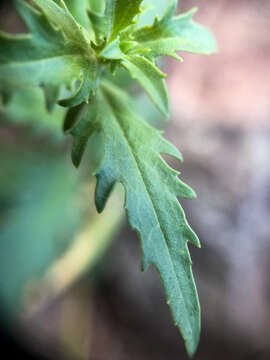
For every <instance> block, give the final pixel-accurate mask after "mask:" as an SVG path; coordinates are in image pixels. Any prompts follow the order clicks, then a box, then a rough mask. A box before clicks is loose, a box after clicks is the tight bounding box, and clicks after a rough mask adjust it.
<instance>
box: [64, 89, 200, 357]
mask: <svg viewBox="0 0 270 360" xmlns="http://www.w3.org/2000/svg"><path fill="white" fill-rule="evenodd" d="M96 101H97V105H95V106H97V107H98V114H97V116H96V117H95V118H93V116H92V115H93V111H92V109H91V111H90V112H89V115H88V116H89V119H87V116H86V117H85V118H84V120H83V122H82V124H81V125H80V130H81V129H82V128H83V127H84V129H85V132H82V131H79V132H78V129H79V125H78V124H77V125H76V126H75V127H74V128H73V129H72V130H71V133H72V134H73V135H74V136H75V138H76V136H78V134H79V133H80V136H81V139H82V143H83V141H84V140H85V136H88V137H89V136H91V135H92V134H93V133H94V132H95V131H98V132H100V133H101V134H102V137H103V143H104V156H103V159H102V162H101V164H100V166H99V168H98V169H97V171H96V177H97V187H96V205H97V209H98V210H99V211H100V212H101V211H102V210H103V209H104V207H105V204H106V201H107V198H108V196H109V194H110V193H111V191H112V188H113V186H114V184H115V183H116V182H120V183H122V184H123V186H124V188H125V192H126V202H125V208H126V211H127V215H128V219H129V223H130V226H131V227H132V228H133V229H135V230H136V231H137V232H138V233H139V234H140V238H141V244H142V248H143V261H142V267H143V270H146V269H147V267H148V266H149V265H153V266H154V267H155V268H156V269H157V270H158V272H159V274H160V277H161V279H162V281H163V285H164V288H165V291H166V294H167V298H168V304H169V306H170V308H171V310H172V313H173V316H174V320H175V323H176V325H177V326H178V328H179V330H180V332H181V333H182V335H183V338H184V340H185V343H186V347H187V350H188V352H189V354H190V355H193V354H194V352H195V350H196V348H197V344H198V341H199V334H200V307H199V302H198V297H197V293H196V288H195V284H194V280H193V276H192V272H191V260H190V256H189V253H188V249H187V242H188V241H191V242H192V243H193V244H195V245H197V246H199V241H198V239H197V237H196V235H195V234H194V233H193V232H192V230H191V229H190V227H189V225H188V224H187V222H186V218H185V215H184V212H183V210H182V208H181V206H180V204H179V202H178V200H177V197H178V196H181V197H183V196H184V197H194V196H195V194H194V192H193V191H192V190H191V189H190V188H189V187H188V186H187V185H185V184H184V183H182V182H181V181H180V179H179V178H178V173H177V172H176V171H175V170H173V169H171V168H170V167H169V166H168V165H167V164H166V163H165V161H164V160H163V159H162V158H161V156H160V153H165V154H168V155H171V156H174V157H176V158H178V159H179V160H181V154H180V153H179V152H178V151H177V150H176V149H175V148H174V147H173V146H172V145H171V144H169V143H168V142H167V141H166V140H164V139H163V138H162V137H161V134H160V132H159V131H157V130H154V129H153V128H151V127H150V126H148V125H146V124H145V123H144V122H143V120H142V119H141V118H139V117H138V116H136V115H135V114H134V113H133V111H132V110H131V109H130V107H129V99H128V98H127V97H126V95H125V94H123V93H122V91H120V90H118V89H116V88H115V87H114V86H112V85H111V84H108V83H104V82H103V85H102V92H101V93H99V96H98V99H97V100H96ZM98 103H99V104H98ZM84 122H85V123H84ZM77 139H78V137H77ZM115 139H117V142H116V141H115ZM75 144H76V143H75ZM75 146H76V145H75Z"/></svg>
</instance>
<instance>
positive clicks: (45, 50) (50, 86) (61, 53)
mask: <svg viewBox="0 0 270 360" xmlns="http://www.w3.org/2000/svg"><path fill="white" fill-rule="evenodd" d="M32 2H33V3H34V4H35V5H36V7H37V8H38V9H39V11H38V10H36V9H34V8H33V7H31V6H30V5H28V4H27V3H26V2H24V1H20V0H17V1H16V8H17V10H18V12H19V14H20V15H21V17H22V18H23V20H24V22H25V23H26V25H27V27H28V29H29V30H30V32H31V33H30V34H23V35H16V36H14V35H8V34H4V33H0V94H2V96H4V97H7V96H10V95H12V94H13V93H15V92H18V91H21V90H24V89H26V88H31V87H37V86H41V87H42V88H43V90H44V92H45V96H46V98H47V103H48V107H49V108H51V107H52V106H53V104H54V103H55V102H56V101H57V100H58V99H59V98H60V96H61V92H62V90H63V89H64V88H70V89H73V83H74V82H75V81H76V80H77V81H79V82H80V85H79V87H78V89H77V90H76V93H75V90H73V91H72V96H71V98H70V99H68V100H66V101H64V102H63V105H69V106H75V105H77V104H78V103H81V102H82V101H88V98H89V93H94V92H95V90H96V87H97V78H98V74H97V62H96V58H95V56H94V52H93V50H92V49H91V47H90V44H89V42H88V40H87V39H86V37H85V35H84V32H83V31H82V30H81V27H80V26H79V24H78V23H77V22H76V21H75V19H74V18H73V17H72V15H71V14H70V12H69V11H68V9H67V8H66V7H65V5H64V3H63V1H61V4H62V5H61V7H60V6H59V5H57V4H56V3H55V2H54V1H52V0H46V1H45V0H32Z"/></svg>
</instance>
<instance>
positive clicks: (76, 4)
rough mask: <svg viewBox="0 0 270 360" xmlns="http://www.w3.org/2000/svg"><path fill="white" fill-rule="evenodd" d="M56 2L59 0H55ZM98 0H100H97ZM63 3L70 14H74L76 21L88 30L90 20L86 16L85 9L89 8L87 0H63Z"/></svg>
mask: <svg viewBox="0 0 270 360" xmlns="http://www.w3.org/2000/svg"><path fill="white" fill-rule="evenodd" d="M55 1H56V2H57V1H58V2H59V0H55ZM99 2H100V0H99ZM65 4H66V6H67V7H68V9H69V11H70V12H71V14H72V15H73V16H74V18H75V19H76V21H77V22H78V23H79V24H81V25H82V26H83V27H85V29H87V30H90V22H89V19H88V16H87V11H86V10H87V9H89V7H90V5H89V1H88V0H80V1H78V0H65Z"/></svg>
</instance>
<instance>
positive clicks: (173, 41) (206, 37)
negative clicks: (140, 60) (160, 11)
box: [133, 0, 217, 58]
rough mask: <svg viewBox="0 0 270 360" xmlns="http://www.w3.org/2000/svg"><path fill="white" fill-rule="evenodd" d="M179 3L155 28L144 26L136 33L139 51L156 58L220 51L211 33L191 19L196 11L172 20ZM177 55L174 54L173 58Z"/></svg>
mask: <svg viewBox="0 0 270 360" xmlns="http://www.w3.org/2000/svg"><path fill="white" fill-rule="evenodd" d="M176 5H177V1H176V0H173V1H171V3H170V5H169V7H168V9H167V11H166V12H165V14H164V15H163V17H162V18H161V19H160V20H159V19H158V18H156V19H155V21H154V24H153V25H152V26H144V27H142V28H139V29H138V30H136V31H135V32H134V33H133V37H134V40H135V41H137V42H138V43H139V45H138V47H137V49H136V48H135V49H134V53H136V52H137V51H138V50H139V49H141V48H145V49H148V50H150V51H148V53H146V54H145V56H148V57H151V58H156V57H158V56H161V55H169V56H172V55H173V54H175V51H187V52H192V53H199V54H210V53H213V52H216V51H217V45H216V41H215V39H214V37H213V35H212V33H211V32H210V31H209V30H208V29H207V28H205V27H203V26H201V25H199V24H197V23H196V22H194V21H193V20H192V16H193V15H194V13H195V12H196V9H195V8H194V9H191V10H190V11H188V12H187V13H185V14H180V15H178V16H176V17H173V14H174V12H175V9H176ZM173 56H174V55H173Z"/></svg>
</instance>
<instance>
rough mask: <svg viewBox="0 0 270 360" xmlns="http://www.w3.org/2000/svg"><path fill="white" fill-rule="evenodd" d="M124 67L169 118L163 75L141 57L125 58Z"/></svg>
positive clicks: (167, 98)
mask: <svg viewBox="0 0 270 360" xmlns="http://www.w3.org/2000/svg"><path fill="white" fill-rule="evenodd" d="M122 64H123V66H124V67H125V68H126V69H127V70H128V71H129V72H130V74H131V76H132V77H133V78H134V79H136V80H137V81H138V82H139V83H140V84H141V85H142V87H143V88H144V89H145V91H146V92H147V93H148V95H149V96H150V98H151V99H152V101H153V102H154V104H155V105H156V106H157V108H158V109H159V110H160V111H161V112H162V113H163V114H164V115H165V116H166V117H168V115H169V112H170V106H169V97H168V92H167V88H166V83H165V80H164V78H165V77H166V75H165V74H164V73H162V72H161V71H160V70H159V69H158V68H157V67H156V66H155V65H154V64H153V63H152V62H151V61H149V60H148V59H146V58H145V57H143V56H140V55H133V56H125V58H124V60H123V61H122Z"/></svg>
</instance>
